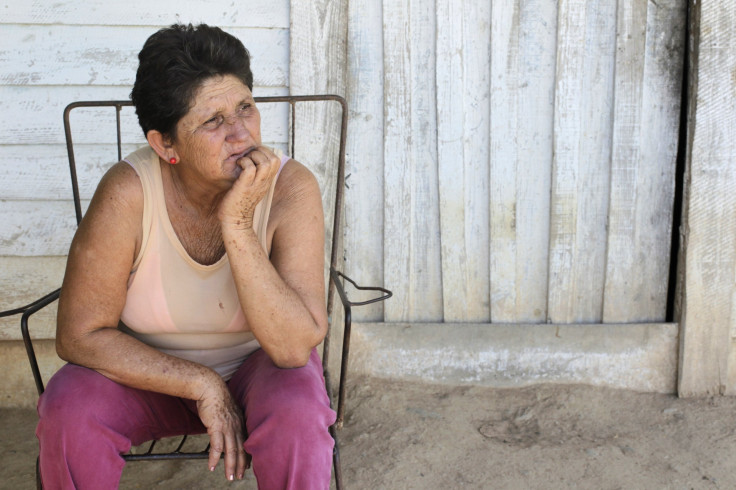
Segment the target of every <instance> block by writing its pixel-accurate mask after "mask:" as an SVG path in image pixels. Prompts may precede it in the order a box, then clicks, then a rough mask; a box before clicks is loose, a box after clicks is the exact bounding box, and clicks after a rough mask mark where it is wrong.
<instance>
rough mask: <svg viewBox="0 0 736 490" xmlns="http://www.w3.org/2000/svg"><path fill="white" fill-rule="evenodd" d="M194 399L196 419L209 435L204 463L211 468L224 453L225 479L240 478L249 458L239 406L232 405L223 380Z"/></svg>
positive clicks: (247, 465) (212, 468)
mask: <svg viewBox="0 0 736 490" xmlns="http://www.w3.org/2000/svg"><path fill="white" fill-rule="evenodd" d="M220 385H221V386H218V387H216V388H214V389H212V390H210V391H208V392H207V393H205V394H204V395H203V396H202V398H200V399H199V400H197V410H198V412H199V418H200V419H201V420H202V423H203V424H204V426H205V427H206V428H207V434H209V436H210V456H209V460H208V465H209V469H210V471H214V469H215V466H217V462H218V461H219V460H220V455H221V454H222V453H224V454H225V478H227V479H228V480H233V479H235V478H237V479H239V480H240V479H242V478H243V476H244V475H245V470H246V469H248V468H249V467H250V457H249V456H248V455H246V453H245V450H244V449H243V442H244V440H245V430H244V427H245V424H244V423H243V414H242V411H241V410H240V408H238V406H237V405H236V404H235V402H234V401H233V399H232V396H231V395H230V392H229V391H228V389H227V386H226V385H225V384H224V383H222V382H221V383H220Z"/></svg>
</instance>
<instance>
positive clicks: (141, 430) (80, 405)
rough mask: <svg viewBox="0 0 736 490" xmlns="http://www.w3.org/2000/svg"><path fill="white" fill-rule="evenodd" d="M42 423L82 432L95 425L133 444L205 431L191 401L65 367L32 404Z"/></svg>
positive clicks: (87, 371)
mask: <svg viewBox="0 0 736 490" xmlns="http://www.w3.org/2000/svg"><path fill="white" fill-rule="evenodd" d="M38 413H39V416H40V418H41V420H42V421H43V420H44V419H48V421H53V422H54V423H57V424H61V425H65V426H67V427H70V428H73V429H74V428H75V429H76V430H85V427H87V426H89V425H90V424H91V423H100V424H103V425H105V426H107V427H109V428H110V429H112V430H114V431H116V432H118V433H121V434H124V435H126V436H127V437H129V438H130V439H131V441H132V443H133V444H134V445H137V444H140V443H142V442H145V441H147V440H151V439H159V438H162V437H168V436H173V435H181V434H199V433H202V432H205V428H204V427H203V426H202V423H201V422H200V420H199V417H198V416H197V414H196V409H195V405H194V402H192V401H190V400H184V399H181V398H177V397H174V396H169V395H165V394H162V393H156V392H151V391H145V390H139V389H136V388H131V387H128V386H124V385H121V384H120V383H117V382H115V381H112V380H111V379H109V378H107V377H105V376H103V375H102V374H100V373H98V372H97V371H94V370H92V369H89V368H85V367H82V366H78V365H74V364H67V365H65V366H63V367H62V368H61V369H60V370H59V371H58V372H57V373H56V374H55V375H54V376H53V377H52V378H51V379H50V380H49V382H48V386H47V387H46V390H45V391H44V393H43V394H42V395H41V398H40V399H39V402H38Z"/></svg>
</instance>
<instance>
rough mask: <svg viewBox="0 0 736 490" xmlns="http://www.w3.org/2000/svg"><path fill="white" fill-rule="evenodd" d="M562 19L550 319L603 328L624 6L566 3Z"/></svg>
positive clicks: (579, 1)
mask: <svg viewBox="0 0 736 490" xmlns="http://www.w3.org/2000/svg"><path fill="white" fill-rule="evenodd" d="M558 19H559V20H558V56H557V80H556V84H557V85H556V92H555V141H554V163H553V176H552V195H551V213H550V214H551V217H550V257H549V260H550V272H549V304H548V321H549V322H551V323H575V322H599V321H601V318H602V312H603V304H602V303H603V295H602V292H603V285H604V275H605V248H606V212H607V209H608V194H609V164H610V159H611V118H612V105H613V100H612V92H613V66H614V64H613V62H614V54H615V39H616V37H615V36H616V21H615V19H616V2H615V1H612V0H605V1H592V0H562V1H560V3H559V17H558Z"/></svg>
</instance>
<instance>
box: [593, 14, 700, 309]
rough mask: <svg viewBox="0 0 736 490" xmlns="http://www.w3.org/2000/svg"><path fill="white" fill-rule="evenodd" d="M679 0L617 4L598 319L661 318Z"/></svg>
mask: <svg viewBox="0 0 736 490" xmlns="http://www.w3.org/2000/svg"><path fill="white" fill-rule="evenodd" d="M684 21H685V8H684V5H682V2H679V1H674V0H669V1H661V2H657V3H656V4H655V3H652V2H649V1H647V0H629V1H626V2H620V3H619V7H618V35H617V53H616V82H615V104H614V123H613V124H614V128H613V155H612V161H611V198H610V204H609V227H608V254H607V266H606V286H605V292H604V307H603V322H604V323H631V322H650V321H664V319H665V315H666V308H667V284H668V281H667V278H668V275H669V258H670V239H669V237H670V236H671V232H672V228H671V226H672V206H673V199H674V177H675V176H674V171H675V159H676V157H677V138H678V128H679V110H680V98H681V92H680V90H681V80H682V59H683V49H684V46H683V42H684V32H685V25H684Z"/></svg>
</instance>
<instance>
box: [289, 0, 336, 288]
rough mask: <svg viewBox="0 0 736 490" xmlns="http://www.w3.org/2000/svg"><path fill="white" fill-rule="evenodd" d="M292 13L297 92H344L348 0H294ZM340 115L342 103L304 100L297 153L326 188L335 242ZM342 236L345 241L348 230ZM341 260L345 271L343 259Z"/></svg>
mask: <svg viewBox="0 0 736 490" xmlns="http://www.w3.org/2000/svg"><path fill="white" fill-rule="evenodd" d="M290 15H291V31H290V42H291V45H290V65H289V81H290V85H289V88H290V91H291V93H292V94H293V95H314V94H337V95H344V94H345V67H346V61H345V54H346V49H345V46H346V44H345V43H346V42H347V39H346V35H347V1H345V0H342V1H336V2H330V1H326V0H321V1H315V2H292V4H291V14H290ZM340 115H341V110H340V106H339V104H337V103H336V102H322V103H308V104H300V106H298V108H297V113H296V120H295V122H294V127H295V130H294V131H295V135H296V137H295V142H294V145H295V147H296V150H295V151H294V154H295V156H296V157H297V159H298V160H299V161H301V162H303V163H305V164H306V165H308V166H309V167H310V168H311V169H312V171H313V172H314V174H315V176H316V177H317V180H318V182H319V184H320V189H321V191H322V202H323V206H324V210H325V242H326V243H331V241H332V229H333V222H334V214H333V211H334V208H335V205H334V203H335V192H336V187H335V185H336V182H335V181H334V180H332V176H333V175H334V173H335V170H334V169H335V168H336V166H335V165H336V163H337V159H338V154H339V142H340V129H339V128H340V122H341V121H340V117H341V116H340ZM342 218H343V219H344V217H342ZM337 239H338V240H340V242H338V245H341V240H342V235H340V236H338V237H337ZM338 257H342V254H341V253H340V254H339V255H338ZM329 263H330V253H329V250H325V265H326V266H327V267H326V271H325V281H327V280H328V277H327V274H328V271H329V268H328V267H329ZM338 265H339V267H338V269H341V270H342V264H338Z"/></svg>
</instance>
